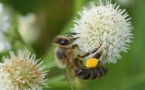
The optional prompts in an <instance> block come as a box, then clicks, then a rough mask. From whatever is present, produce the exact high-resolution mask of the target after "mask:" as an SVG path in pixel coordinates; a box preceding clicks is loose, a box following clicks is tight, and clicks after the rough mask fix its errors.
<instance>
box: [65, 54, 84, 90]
mask: <svg viewBox="0 0 145 90" xmlns="http://www.w3.org/2000/svg"><path fill="white" fill-rule="evenodd" d="M76 68H77V67H76V66H75V65H74V64H73V62H71V61H70V59H69V58H68V57H67V58H66V69H65V70H63V73H64V75H65V77H66V80H67V82H68V84H69V86H70V88H71V90H74V89H77V90H82V89H84V90H85V85H84V82H83V80H82V79H80V78H78V76H76Z"/></svg>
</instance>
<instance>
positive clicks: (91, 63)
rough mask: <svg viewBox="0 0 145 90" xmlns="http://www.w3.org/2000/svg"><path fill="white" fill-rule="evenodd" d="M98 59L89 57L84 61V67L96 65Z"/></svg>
mask: <svg viewBox="0 0 145 90" xmlns="http://www.w3.org/2000/svg"><path fill="white" fill-rule="evenodd" d="M98 62H99V60H98V59H96V58H90V59H88V60H87V62H86V67H87V68H93V67H96V66H97V65H98Z"/></svg>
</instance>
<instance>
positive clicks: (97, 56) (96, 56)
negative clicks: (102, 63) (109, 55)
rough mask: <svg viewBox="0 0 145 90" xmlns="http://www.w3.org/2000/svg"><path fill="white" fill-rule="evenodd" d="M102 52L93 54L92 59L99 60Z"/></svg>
mask: <svg viewBox="0 0 145 90" xmlns="http://www.w3.org/2000/svg"><path fill="white" fill-rule="evenodd" d="M102 52H103V51H101V52H99V53H97V54H95V55H94V56H93V58H100V56H101V53H102Z"/></svg>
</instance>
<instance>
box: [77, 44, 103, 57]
mask: <svg viewBox="0 0 145 90" xmlns="http://www.w3.org/2000/svg"><path fill="white" fill-rule="evenodd" d="M100 46H101V45H100ZM100 46H99V47H97V48H95V49H94V50H92V51H91V52H86V53H85V54H83V55H79V57H81V58H84V57H86V56H89V55H91V54H93V53H95V52H96V51H98V49H99V48H100Z"/></svg>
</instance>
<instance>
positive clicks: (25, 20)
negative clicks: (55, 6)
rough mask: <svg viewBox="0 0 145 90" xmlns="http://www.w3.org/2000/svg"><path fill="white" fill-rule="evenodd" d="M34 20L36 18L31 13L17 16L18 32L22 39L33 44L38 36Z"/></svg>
mask: <svg viewBox="0 0 145 90" xmlns="http://www.w3.org/2000/svg"><path fill="white" fill-rule="evenodd" d="M36 19H37V17H36V15H35V14H33V13H29V14H27V15H25V16H22V15H19V17H18V23H19V25H18V29H19V32H20V34H21V35H22V37H23V39H24V40H25V41H27V42H29V43H33V42H35V41H36V40H37V38H38V36H39V28H38V25H36ZM28 32H29V33H28ZM34 33H35V34H34Z"/></svg>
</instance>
